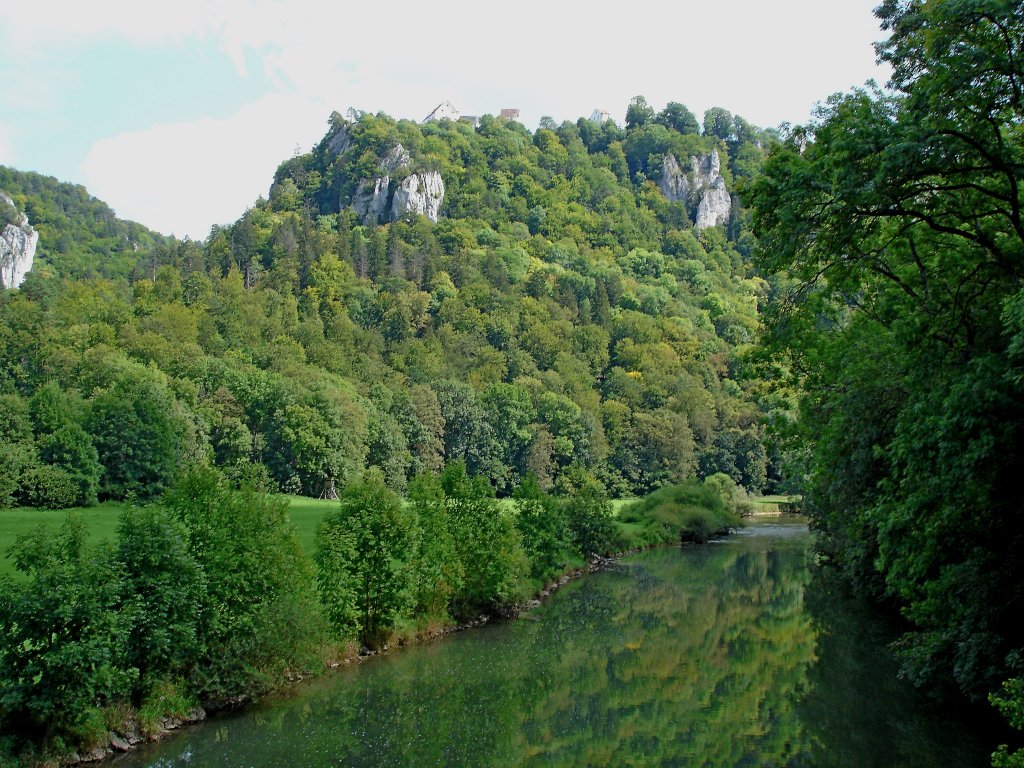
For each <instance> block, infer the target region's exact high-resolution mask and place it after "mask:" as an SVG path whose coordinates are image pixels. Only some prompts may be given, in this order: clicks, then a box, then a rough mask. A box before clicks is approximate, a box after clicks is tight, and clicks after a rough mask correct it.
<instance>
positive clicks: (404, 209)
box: [391, 171, 444, 222]
mask: <svg viewBox="0 0 1024 768" xmlns="http://www.w3.org/2000/svg"><path fill="white" fill-rule="evenodd" d="M443 204H444V180H443V179H442V178H441V174H440V173H438V172H437V171H426V172H424V173H414V174H412V175H411V176H406V178H405V180H404V181H403V182H402V184H401V185H400V186H399V187H398V189H396V190H395V198H394V200H393V201H392V203H391V219H392V221H394V220H395V219H400V218H402V217H403V216H406V215H408V214H419V215H421V216H426V217H427V218H428V219H430V220H431V221H433V222H437V220H438V219H439V218H440V216H441V206H442V205H443Z"/></svg>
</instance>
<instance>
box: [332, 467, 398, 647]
mask: <svg viewBox="0 0 1024 768" xmlns="http://www.w3.org/2000/svg"><path fill="white" fill-rule="evenodd" d="M340 502H341V503H340V508H339V509H338V510H337V511H335V512H331V513H329V514H328V515H327V516H326V517H325V518H324V521H323V523H322V524H321V525H320V528H319V529H318V531H317V554H316V561H317V567H318V576H317V583H318V586H319V588H320V598H321V601H322V602H323V604H324V605H325V606H326V610H327V614H328V616H329V618H330V620H331V623H332V625H333V627H334V630H335V632H337V633H338V634H339V635H341V636H342V637H346V636H357V637H358V638H359V639H360V641H361V642H362V643H363V644H364V645H366V646H368V647H370V648H377V647H379V646H380V645H381V644H382V643H383V642H384V641H386V640H387V637H388V634H389V633H390V631H391V630H392V629H394V626H395V621H396V620H397V618H398V617H399V616H400V615H401V614H402V612H403V610H404V608H405V603H406V596H407V586H408V582H409V572H408V569H407V568H406V566H405V561H406V560H407V559H408V558H409V554H410V553H409V537H410V525H409V521H408V518H407V517H406V515H405V513H404V512H403V510H402V500H401V499H400V498H399V497H398V496H397V495H396V494H395V493H394V491H392V490H390V489H389V488H388V487H387V486H386V485H385V484H384V482H383V479H382V478H381V477H379V476H377V475H375V474H372V473H371V474H368V476H367V477H365V478H363V479H362V480H357V481H355V482H353V483H351V484H350V485H348V486H347V487H346V488H345V490H344V492H343V493H342V494H341V497H340Z"/></svg>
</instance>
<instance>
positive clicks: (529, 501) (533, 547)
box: [513, 475, 569, 581]
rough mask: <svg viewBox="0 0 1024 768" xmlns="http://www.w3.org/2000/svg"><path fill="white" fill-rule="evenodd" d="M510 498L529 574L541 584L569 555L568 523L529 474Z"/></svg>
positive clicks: (561, 567)
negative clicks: (528, 562)
mask: <svg viewBox="0 0 1024 768" xmlns="http://www.w3.org/2000/svg"><path fill="white" fill-rule="evenodd" d="M513 498H514V499H515V504H516V528H517V529H518V530H519V535H520V536H521V537H522V541H523V548H524V549H525V551H526V554H527V556H528V557H529V559H530V575H531V576H532V577H533V578H535V579H539V580H541V581H546V580H548V579H550V578H552V577H555V576H558V575H560V574H561V573H562V571H563V570H565V566H566V563H567V562H568V553H569V521H568V519H567V517H566V514H565V510H564V509H563V508H562V505H561V504H560V503H559V501H558V499H556V498H554V497H552V496H549V495H548V494H546V493H545V492H544V491H543V490H542V489H541V487H540V485H538V484H537V479H536V478H535V477H534V476H533V475H527V476H526V477H525V478H523V482H522V483H520V484H519V487H518V488H516V491H515V493H514V494H513Z"/></svg>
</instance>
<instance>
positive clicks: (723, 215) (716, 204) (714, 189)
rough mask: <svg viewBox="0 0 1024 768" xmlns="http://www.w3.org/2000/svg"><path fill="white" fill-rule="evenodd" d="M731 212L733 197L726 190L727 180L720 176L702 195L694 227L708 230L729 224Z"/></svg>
mask: <svg viewBox="0 0 1024 768" xmlns="http://www.w3.org/2000/svg"><path fill="white" fill-rule="evenodd" d="M731 211H732V197H731V196H730V195H729V191H728V190H727V189H726V188H725V179H723V178H722V177H721V176H718V177H716V178H715V180H714V181H712V182H711V185H710V186H709V187H708V188H707V189H705V190H704V194H703V195H701V198H700V203H699V204H698V205H697V221H696V222H695V223H694V225H693V226H694V227H696V228H697V229H707V228H708V227H714V226H716V225H717V224H727V223H728V222H729V213H730V212H731Z"/></svg>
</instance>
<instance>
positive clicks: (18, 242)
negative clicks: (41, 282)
mask: <svg viewBox="0 0 1024 768" xmlns="http://www.w3.org/2000/svg"><path fill="white" fill-rule="evenodd" d="M0 198H3V199H4V200H5V201H6V202H7V203H8V204H9V205H11V207H14V201H13V200H11V198H9V197H8V196H7V195H5V194H3V193H0ZM38 244H39V233H38V232H36V231H35V229H33V228H32V226H31V225H30V224H29V223H28V217H27V216H25V214H24V213H23V214H21V221H20V222H19V223H18V225H17V226H15V225H14V224H8V225H7V226H6V227H4V229H3V231H2V232H0V288H17V287H18V286H19V285H21V283H22V281H23V280H24V279H25V275H27V274H28V272H29V270H30V269H32V260H33V259H34V258H35V255H36V246H37V245H38Z"/></svg>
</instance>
